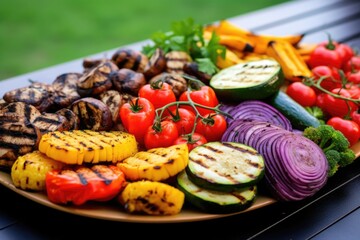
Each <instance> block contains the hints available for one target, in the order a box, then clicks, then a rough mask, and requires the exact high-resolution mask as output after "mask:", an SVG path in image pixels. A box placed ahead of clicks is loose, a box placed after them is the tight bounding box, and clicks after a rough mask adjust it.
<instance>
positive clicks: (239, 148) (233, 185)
mask: <svg viewBox="0 0 360 240" xmlns="http://www.w3.org/2000/svg"><path fill="white" fill-rule="evenodd" d="M185 170H186V173H187V175H188V177H189V179H190V180H191V181H192V182H194V183H195V184H196V185H198V186H200V187H202V188H205V189H209V190H215V191H221V192H232V191H237V190H239V189H241V188H244V187H248V186H252V185H255V184H256V183H257V182H259V181H260V179H262V177H263V176H264V171H265V164H264V159H263V157H262V156H261V155H260V154H259V153H258V152H257V151H256V150H255V149H253V148H252V147H249V146H246V145H244V144H240V143H235V142H208V143H205V144H203V145H201V146H198V147H196V148H194V149H193V150H192V151H191V152H190V154H189V164H188V166H187V167H186V168H185Z"/></svg>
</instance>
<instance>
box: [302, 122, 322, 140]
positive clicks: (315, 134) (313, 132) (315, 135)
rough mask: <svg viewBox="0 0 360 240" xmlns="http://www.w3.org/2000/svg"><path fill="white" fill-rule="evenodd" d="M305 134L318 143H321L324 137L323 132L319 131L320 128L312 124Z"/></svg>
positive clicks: (305, 130)
mask: <svg viewBox="0 0 360 240" xmlns="http://www.w3.org/2000/svg"><path fill="white" fill-rule="evenodd" d="M303 135H304V137H306V138H308V139H310V140H312V141H313V142H314V143H316V144H317V145H319V144H320V141H321V139H322V136H321V132H320V131H319V129H318V128H316V127H312V126H310V127H307V128H305V129H304V132H303Z"/></svg>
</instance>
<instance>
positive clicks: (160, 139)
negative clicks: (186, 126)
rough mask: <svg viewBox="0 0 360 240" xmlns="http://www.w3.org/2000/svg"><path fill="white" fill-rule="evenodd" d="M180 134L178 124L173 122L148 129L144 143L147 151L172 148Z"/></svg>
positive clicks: (162, 122)
mask: <svg viewBox="0 0 360 240" xmlns="http://www.w3.org/2000/svg"><path fill="white" fill-rule="evenodd" d="M178 137H179V133H178V130H177V127H176V124H175V123H174V122H172V121H168V120H164V121H161V122H160V124H159V126H156V124H155V125H153V126H150V127H148V129H147V132H146V134H145V136H144V143H145V148H146V149H151V148H158V147H170V146H171V145H173V143H174V141H175V139H176V138H178Z"/></svg>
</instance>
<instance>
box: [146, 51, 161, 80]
mask: <svg viewBox="0 0 360 240" xmlns="http://www.w3.org/2000/svg"><path fill="white" fill-rule="evenodd" d="M165 68H166V58H165V54H164V51H163V50H162V49H161V48H157V49H156V50H155V52H154V54H153V55H152V56H151V58H150V59H149V63H148V64H147V66H146V68H145V70H144V76H145V78H146V79H147V80H149V79H150V78H152V77H154V76H156V75H158V74H160V73H162V72H164V71H165Z"/></svg>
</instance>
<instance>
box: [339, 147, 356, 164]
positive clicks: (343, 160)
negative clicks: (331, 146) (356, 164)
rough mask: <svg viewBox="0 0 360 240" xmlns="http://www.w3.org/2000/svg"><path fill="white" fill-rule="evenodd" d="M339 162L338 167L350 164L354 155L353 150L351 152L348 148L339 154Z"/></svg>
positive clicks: (354, 157)
mask: <svg viewBox="0 0 360 240" xmlns="http://www.w3.org/2000/svg"><path fill="white" fill-rule="evenodd" d="M339 154H340V161H339V165H340V167H345V166H346V165H349V164H351V163H352V162H353V161H354V160H355V159H356V156H355V153H354V151H353V150H351V149H350V148H348V149H346V150H345V151H343V152H340V153H339Z"/></svg>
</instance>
